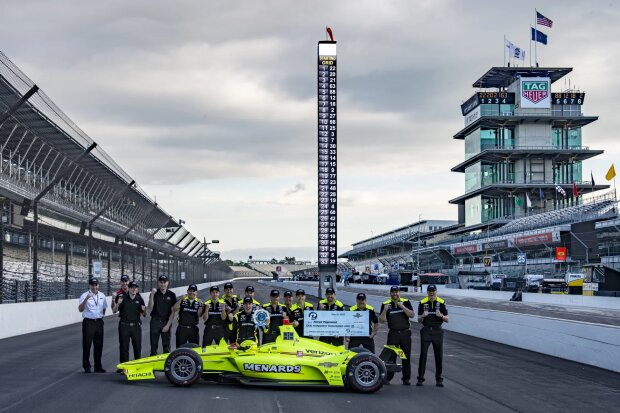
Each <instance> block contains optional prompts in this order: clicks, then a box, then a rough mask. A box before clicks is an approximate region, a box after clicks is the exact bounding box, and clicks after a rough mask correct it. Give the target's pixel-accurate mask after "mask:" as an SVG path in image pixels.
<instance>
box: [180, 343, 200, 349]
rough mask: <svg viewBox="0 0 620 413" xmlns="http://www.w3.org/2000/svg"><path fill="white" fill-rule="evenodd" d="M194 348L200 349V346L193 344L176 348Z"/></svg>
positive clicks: (185, 344)
mask: <svg viewBox="0 0 620 413" xmlns="http://www.w3.org/2000/svg"><path fill="white" fill-rule="evenodd" d="M196 347H200V346H199V345H198V344H195V343H183V344H181V345H180V346H179V347H178V348H196Z"/></svg>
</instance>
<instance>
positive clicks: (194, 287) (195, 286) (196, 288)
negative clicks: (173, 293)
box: [187, 284, 198, 291]
mask: <svg viewBox="0 0 620 413" xmlns="http://www.w3.org/2000/svg"><path fill="white" fill-rule="evenodd" d="M187 289H188V290H194V291H198V286H197V285H196V284H190V285H188V286H187Z"/></svg>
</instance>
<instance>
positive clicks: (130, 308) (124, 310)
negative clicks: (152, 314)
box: [114, 281, 146, 373]
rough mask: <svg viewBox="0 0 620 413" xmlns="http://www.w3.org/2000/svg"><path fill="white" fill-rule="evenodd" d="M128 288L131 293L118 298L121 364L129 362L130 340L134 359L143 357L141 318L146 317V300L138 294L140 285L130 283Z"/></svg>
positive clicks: (119, 371)
mask: <svg viewBox="0 0 620 413" xmlns="http://www.w3.org/2000/svg"><path fill="white" fill-rule="evenodd" d="M128 287H129V292H128V293H127V294H122V295H120V296H117V298H118V304H117V306H116V309H117V310H118V313H119V317H120V320H119V323H118V344H119V348H120V351H119V353H120V360H121V361H120V362H121V363H124V362H126V361H128V360H129V341H130V340H131V344H132V347H133V355H134V359H135V360H137V359H139V358H140V357H142V356H141V353H142V322H141V321H140V317H141V316H142V317H144V316H146V312H145V305H144V300H143V299H142V296H141V295H140V294H138V284H137V283H136V282H134V281H130V282H129V285H128ZM114 313H116V311H114ZM116 372H117V373H121V372H122V370H120V369H117V370H116Z"/></svg>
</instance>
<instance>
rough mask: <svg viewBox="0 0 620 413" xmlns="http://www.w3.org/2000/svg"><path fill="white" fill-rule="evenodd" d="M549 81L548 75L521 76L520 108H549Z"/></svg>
mask: <svg viewBox="0 0 620 413" xmlns="http://www.w3.org/2000/svg"><path fill="white" fill-rule="evenodd" d="M550 85H551V81H550V79H549V78H548V77H524V78H521V107H522V108H526V109H527V108H541V109H544V108H547V109H548V108H550V107H551V93H550Z"/></svg>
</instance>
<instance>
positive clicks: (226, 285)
mask: <svg viewBox="0 0 620 413" xmlns="http://www.w3.org/2000/svg"><path fill="white" fill-rule="evenodd" d="M227 288H233V285H232V283H226V284H224V289H227Z"/></svg>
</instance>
